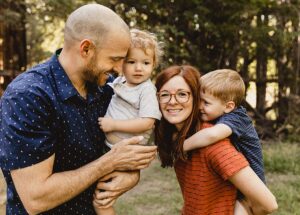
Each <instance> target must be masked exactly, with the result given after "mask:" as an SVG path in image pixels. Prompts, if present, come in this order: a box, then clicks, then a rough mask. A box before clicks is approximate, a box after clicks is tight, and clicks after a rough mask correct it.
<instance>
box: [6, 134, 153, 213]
mask: <svg viewBox="0 0 300 215" xmlns="http://www.w3.org/2000/svg"><path fill="white" fill-rule="evenodd" d="M140 140H141V138H140V137H133V138H130V139H127V140H124V141H122V142H120V143H119V144H117V145H116V146H115V147H113V149H111V150H110V151H109V152H108V153H106V154H105V155H103V156H102V157H100V158H98V159H97V160H95V161H93V162H91V163H89V164H87V165H85V166H83V167H81V168H78V169H76V170H71V171H65V172H60V173H53V164H54V160H55V155H52V156H50V157H49V158H48V159H46V160H44V161H42V162H40V163H37V164H35V165H32V166H29V167H26V168H22V169H17V170H12V171H11V176H12V179H13V182H14V184H15V187H16V190H17V192H18V194H19V196H20V198H21V201H22V203H23V205H24V207H25V209H26V210H27V212H28V213H29V214H37V213H41V212H43V211H47V210H49V209H51V208H54V207H56V206H58V205H60V204H62V203H64V202H66V201H68V200H69V199H71V198H73V197H75V196H76V195H78V194H79V193H81V192H82V191H84V190H85V189H86V188H88V187H89V186H90V185H91V184H93V183H94V182H96V181H97V180H98V179H99V178H101V177H103V176H105V175H107V174H108V173H110V172H112V171H114V170H120V171H126V170H139V169H143V168H145V167H147V166H148V165H149V163H150V162H151V161H152V160H153V159H154V157H155V153H156V147H155V146H140V145H136V144H137V143H138V142H139V141H140ZM24 179H25V180H24Z"/></svg>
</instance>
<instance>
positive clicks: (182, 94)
mask: <svg viewBox="0 0 300 215" xmlns="http://www.w3.org/2000/svg"><path fill="white" fill-rule="evenodd" d="M177 95H178V96H179V97H187V96H188V94H187V93H186V92H179V93H178V94H177Z"/></svg>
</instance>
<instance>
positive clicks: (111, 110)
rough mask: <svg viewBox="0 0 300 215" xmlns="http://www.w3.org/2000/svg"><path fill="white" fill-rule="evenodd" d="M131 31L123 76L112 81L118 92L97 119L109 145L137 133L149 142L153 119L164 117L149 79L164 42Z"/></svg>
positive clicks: (107, 214) (106, 214)
mask: <svg viewBox="0 0 300 215" xmlns="http://www.w3.org/2000/svg"><path fill="white" fill-rule="evenodd" d="M130 33H131V47H130V49H129V51H128V53H127V56H126V58H125V61H124V64H123V76H121V77H118V78H116V80H115V81H114V82H113V83H112V84H110V86H111V87H112V88H113V89H114V93H115V95H114V96H113V97H112V99H111V102H110V104H109V107H108V110H107V112H106V115H105V117H100V118H99V119H98V120H99V125H100V129H102V130H103V131H104V132H105V135H106V145H107V146H108V147H110V148H111V147H113V145H114V144H115V143H117V142H118V141H120V140H122V139H124V138H129V137H132V136H137V135H142V136H143V137H144V139H143V141H142V142H141V144H145V145H146V144H149V143H150V141H151V139H150V136H151V134H152V131H153V126H154V122H155V120H156V119H158V120H160V118H161V113H160V111H159V105H158V101H157V98H156V88H155V86H154V85H153V84H152V82H151V80H150V77H151V74H152V72H153V69H154V68H155V67H156V66H157V65H158V63H159V59H160V57H161V55H162V47H161V43H160V42H158V40H157V38H156V36H155V35H154V34H153V33H149V32H146V31H141V30H137V29H132V30H131V31H130ZM95 209H96V212H97V214H101V215H113V214H115V212H114V210H113V208H112V207H110V208H106V209H105V208H100V207H99V208H97V207H95Z"/></svg>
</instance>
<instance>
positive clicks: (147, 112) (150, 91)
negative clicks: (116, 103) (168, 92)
mask: <svg viewBox="0 0 300 215" xmlns="http://www.w3.org/2000/svg"><path fill="white" fill-rule="evenodd" d="M141 92H142V93H141V97H140V110H139V117H149V118H154V119H158V120H160V119H161V113H160V110H159V105H158V101H157V97H156V88H155V87H154V86H153V85H152V84H151V85H150V84H149V85H145V86H144V88H143V90H142V91H141Z"/></svg>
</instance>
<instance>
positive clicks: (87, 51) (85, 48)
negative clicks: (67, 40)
mask: <svg viewBox="0 0 300 215" xmlns="http://www.w3.org/2000/svg"><path fill="white" fill-rule="evenodd" d="M93 52H94V43H93V42H92V41H91V40H89V39H84V40H82V41H81V42H80V54H81V56H82V57H84V58H85V57H88V56H89V55H91V54H92V53H93Z"/></svg>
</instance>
